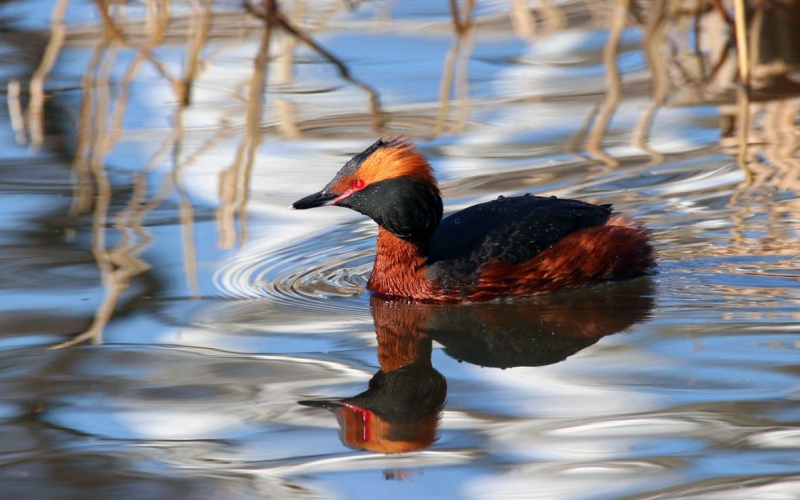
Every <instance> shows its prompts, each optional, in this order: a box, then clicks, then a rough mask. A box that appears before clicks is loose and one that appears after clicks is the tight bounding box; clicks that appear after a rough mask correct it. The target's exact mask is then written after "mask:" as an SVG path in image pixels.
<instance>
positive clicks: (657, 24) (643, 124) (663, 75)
mask: <svg viewBox="0 0 800 500" xmlns="http://www.w3.org/2000/svg"><path fill="white" fill-rule="evenodd" d="M668 9H669V3H668V2H667V1H666V0H654V1H653V2H652V3H651V4H650V16H649V17H648V19H647V25H646V26H645V27H644V39H643V40H642V49H643V51H644V55H645V60H646V61H647V64H648V66H649V67H650V74H651V83H650V103H649V104H648V106H647V109H646V110H645V112H644V113H643V114H642V116H641V118H640V119H639V121H638V123H637V124H636V128H635V129H634V132H633V144H634V145H635V146H637V147H638V148H640V149H642V150H644V151H647V153H648V154H649V155H650V162H651V163H653V164H655V163H658V162H660V161H661V160H663V158H664V155H662V154H661V153H659V152H658V151H656V150H655V149H653V148H652V147H650V145H649V144H648V142H649V137H650V130H651V128H652V126H653V120H654V119H655V116H656V113H657V112H658V110H659V109H661V108H662V107H663V106H664V104H666V102H667V97H668V96H669V72H668V68H667V59H666V57H665V55H664V52H663V51H664V45H665V41H666V30H667V21H668V16H667V10H668Z"/></svg>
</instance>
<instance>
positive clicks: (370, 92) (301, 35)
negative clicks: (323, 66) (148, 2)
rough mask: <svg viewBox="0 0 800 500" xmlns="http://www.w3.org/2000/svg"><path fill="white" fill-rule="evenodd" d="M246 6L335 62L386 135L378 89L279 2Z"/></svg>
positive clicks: (377, 129) (378, 130) (247, 0)
mask: <svg viewBox="0 0 800 500" xmlns="http://www.w3.org/2000/svg"><path fill="white" fill-rule="evenodd" d="M272 1H274V0H272ZM470 1H472V0H470ZM245 7H246V8H247V10H248V12H250V13H251V14H252V15H254V16H256V17H258V18H261V19H263V20H264V21H265V22H275V23H276V24H277V25H278V26H280V27H281V28H283V29H284V30H286V31H287V32H288V33H289V34H290V35H292V36H293V37H295V38H297V39H298V40H300V41H301V42H303V43H304V44H306V45H307V46H308V47H309V48H311V50H313V51H315V52H316V53H318V54H319V55H321V56H322V57H323V58H324V59H326V60H327V61H328V62H329V63H331V64H333V65H334V66H335V67H336V69H337V70H338V72H339V76H340V77H341V78H342V79H344V80H345V81H347V82H349V83H351V84H352V85H355V86H356V87H358V88H360V89H361V90H363V91H364V92H365V93H366V94H367V97H368V101H369V106H370V112H371V114H372V128H373V131H374V132H375V133H376V134H377V135H384V133H385V125H386V122H387V121H388V116H387V114H386V113H385V112H384V111H383V109H382V106H381V103H380V97H379V96H378V93H377V91H375V89H374V88H372V86H370V85H368V84H367V83H364V82H362V81H361V80H359V79H357V78H355V77H353V76H352V74H351V73H350V68H348V67H347V65H346V64H344V63H343V62H342V61H341V60H340V59H339V58H338V57H336V56H335V55H333V53H331V52H330V51H328V49H326V48H325V47H323V46H322V45H320V44H319V43H318V42H317V41H316V40H314V39H313V38H312V37H311V36H310V35H308V34H306V33H305V32H304V31H302V30H300V29H299V28H297V27H295V26H294V25H293V24H292V23H291V22H290V21H289V20H288V19H287V18H286V17H285V16H284V15H283V14H282V13H281V11H280V10H279V9H278V8H277V4H276V5H275V8H274V9H273V10H272V12H269V13H264V12H260V11H259V10H258V9H256V8H255V7H254V6H253V5H252V0H245Z"/></svg>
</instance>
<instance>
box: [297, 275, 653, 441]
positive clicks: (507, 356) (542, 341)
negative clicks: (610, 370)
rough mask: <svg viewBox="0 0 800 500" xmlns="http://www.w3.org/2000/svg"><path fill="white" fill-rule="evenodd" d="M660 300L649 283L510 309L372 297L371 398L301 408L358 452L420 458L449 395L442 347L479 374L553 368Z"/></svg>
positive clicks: (538, 299)
mask: <svg viewBox="0 0 800 500" xmlns="http://www.w3.org/2000/svg"><path fill="white" fill-rule="evenodd" d="M653 296H654V290H653V285H652V282H651V281H650V280H649V279H643V280H634V281H631V282H625V283H617V284H614V285H610V286H600V287H594V288H590V289H584V290H576V291H570V292H563V293H551V294H545V295H541V296H534V297H531V298H529V299H526V300H518V301H512V302H488V303H475V304H446V305H445V304H419V303H409V302H407V301H405V300H390V299H384V298H380V297H377V296H372V297H371V299H370V307H371V310H372V317H373V320H374V322H375V333H376V335H377V340H378V362H379V363H380V370H378V372H377V373H376V374H375V375H374V376H373V377H372V379H371V380H370V382H369V386H368V388H367V390H366V391H364V392H362V393H360V394H357V395H355V396H352V397H347V398H337V399H331V400H311V401H300V402H299V403H300V404H301V405H305V406H311V407H318V408H325V409H327V410H329V411H331V412H332V413H334V414H335V415H336V418H337V420H338V422H339V426H340V428H341V434H340V438H341V440H342V443H344V444H345V445H346V446H348V447H350V448H354V449H362V450H369V451H373V452H378V453H405V452H410V451H415V450H422V449H425V448H428V447H430V446H431V445H433V443H434V442H435V441H436V431H437V427H438V423H439V420H440V417H441V411H442V409H443V408H444V403H445V397H446V393H447V383H446V381H445V378H444V376H442V374H441V373H439V372H438V371H436V369H435V368H434V367H433V365H432V364H431V353H432V346H433V341H434V340H435V341H437V342H438V343H439V344H441V345H442V346H443V347H444V352H445V353H446V354H447V355H448V356H450V357H452V358H454V359H457V360H458V361H464V362H467V363H472V364H476V365H480V366H485V367H495V368H503V369H505V368H512V367H515V366H544V365H550V364H553V363H558V362H560V361H564V360H565V359H567V358H568V357H569V356H571V355H573V354H575V353H577V352H578V351H580V350H582V349H585V348H586V347H589V346H591V345H592V344H595V343H596V342H597V341H599V340H600V339H601V338H603V337H605V336H607V335H611V334H614V333H619V332H623V331H626V330H628V329H629V328H631V327H632V326H633V325H635V324H637V323H641V322H643V321H645V320H647V319H648V318H649V316H650V312H651V310H652V309H653V306H654V299H653Z"/></svg>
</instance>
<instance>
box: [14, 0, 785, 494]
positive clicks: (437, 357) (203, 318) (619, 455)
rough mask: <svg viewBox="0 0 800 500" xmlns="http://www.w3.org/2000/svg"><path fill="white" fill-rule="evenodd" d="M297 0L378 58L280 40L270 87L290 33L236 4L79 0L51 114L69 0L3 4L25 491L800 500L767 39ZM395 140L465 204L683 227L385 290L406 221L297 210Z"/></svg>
mask: <svg viewBox="0 0 800 500" xmlns="http://www.w3.org/2000/svg"><path fill="white" fill-rule="evenodd" d="M284 4H285V5H284V11H285V12H286V13H287V15H288V16H290V17H291V18H292V19H294V20H300V19H301V20H302V21H299V23H300V24H302V25H303V26H304V27H305V29H307V30H309V32H310V33H311V34H312V36H313V37H314V38H315V39H316V40H317V41H318V42H319V43H320V44H321V45H322V46H324V47H325V49H327V50H328V51H329V52H330V53H332V54H334V55H336V56H337V57H339V58H340V59H341V61H342V62H343V63H344V64H345V65H347V67H348V69H349V70H350V72H351V73H350V74H351V75H352V77H353V78H354V79H355V80H354V81H348V80H347V79H343V78H341V77H340V76H339V75H338V73H337V70H336V68H335V66H333V65H331V64H329V63H328V62H327V61H326V60H325V59H324V58H323V57H322V56H320V55H319V54H318V53H316V52H314V51H312V50H310V49H309V48H308V47H307V46H304V45H303V44H302V43H299V42H297V41H296V40H294V39H292V38H291V37H289V36H287V35H286V34H285V33H283V32H281V31H280V30H277V29H276V30H275V31H274V33H273V37H272V39H271V43H270V46H269V51H270V53H271V54H272V55H273V62H272V63H271V64H270V65H269V68H268V70H267V74H266V75H264V76H263V78H264V79H265V80H266V81H267V86H266V88H267V91H266V93H265V94H264V99H263V109H261V110H260V109H259V104H258V103H260V102H261V100H260V99H258V98H256V99H255V100H249V101H248V99H249V94H248V92H249V89H250V87H253V88H255V91H254V95H255V96H256V97H258V96H260V95H261V93H260V92H258V89H259V88H260V87H259V85H258V79H259V77H258V75H257V74H256V76H254V71H253V58H254V57H255V55H256V54H257V53H259V50H260V49H259V45H260V44H261V43H262V33H263V29H262V27H263V23H262V22H261V21H260V20H257V19H255V18H253V17H248V16H247V15H246V14H244V13H243V11H242V7H241V5H240V4H239V2H216V3H214V5H213V9H212V10H213V12H211V13H212V14H213V15H210V16H207V14H208V13H209V11H208V10H205V9H204V8H203V7H202V2H200V3H198V4H193V3H188V2H187V3H183V2H175V1H173V2H171V3H170V4H169V5H167V4H166V3H164V4H163V5H165V6H166V7H165V9H166V10H164V11H160V10H159V9H158V8H157V7H158V6H157V5H156V2H142V3H135V4H130V5H128V6H126V7H124V8H122V7H115V8H114V9H112V10H111V11H110V15H111V17H112V18H113V19H115V20H116V21H115V22H116V25H117V27H118V30H120V32H121V33H124V34H125V43H123V42H121V41H120V40H119V39H118V38H117V39H115V38H114V36H113V30H112V31H111V32H109V31H107V32H106V33H107V34H108V36H107V37H104V36H103V31H102V30H101V29H100V28H99V26H101V25H103V18H102V16H100V15H99V11H98V7H97V6H96V5H95V4H94V3H92V2H88V1H82V0H73V1H72V2H70V3H69V4H68V5H66V10H65V11H64V28H65V38H64V44H63V46H62V47H60V48H58V47H57V46H53V45H51V46H50V47H51V48H50V51H54V53H57V54H58V57H57V58H56V59H54V62H53V64H52V68H51V69H50V70H49V74H48V76H47V78H46V80H45V82H44V89H45V91H46V94H47V96H48V98H47V99H46V100H45V101H43V102H42V107H41V109H42V117H43V119H42V127H41V129H40V128H38V127H37V125H36V123H37V122H36V113H35V112H34V113H33V114H28V113H27V110H28V106H29V105H30V104H31V102H33V103H34V104H33V108H32V109H33V110H34V111H35V109H36V100H35V99H32V98H31V95H32V94H31V93H30V92H29V90H28V89H29V82H30V81H31V75H34V74H35V71H36V68H37V66H38V65H39V64H40V61H41V60H42V59H43V57H44V56H45V54H47V53H48V48H47V47H48V45H47V44H48V42H51V41H52V40H53V39H54V37H51V34H50V31H49V20H50V18H51V15H52V14H53V12H54V10H53V9H54V7H55V6H61V5H64V3H63V2H60V3H54V2H51V1H30V0H25V1H23V0H11V1H6V2H4V3H2V4H0V27H2V28H3V36H2V39H0V60H2V61H3V64H2V65H0V83H2V88H3V89H6V90H7V91H10V92H7V94H6V97H8V99H7V100H6V102H7V104H8V105H7V106H1V107H0V141H2V144H3V147H2V148H0V162H2V168H1V169H0V191H2V194H3V196H2V197H0V204H2V211H3V214H4V217H3V219H2V228H3V230H2V232H0V245H2V251H0V267H2V269H3V273H2V274H0V282H1V283H2V289H1V290H0V293H2V297H3V301H2V302H0V315H2V316H1V317H2V323H3V326H4V327H3V331H2V335H0V366H2V368H0V384H2V393H3V398H2V399H1V400H0V419H2V421H1V422H2V423H0V465H1V467H0V478H1V480H2V484H3V494H2V495H1V496H3V497H6V498H19V497H30V498H43V499H44V498H48V499H49V498H54V499H56V498H58V499H61V498H82V499H84V498H110V497H118V498H177V497H182V498H203V499H207V498H220V499H222V498H224V499H236V498H264V497H267V498H284V497H285V498H348V499H349V498H369V499H371V500H374V499H383V498H387V499H390V498H492V499H497V498H544V499H556V498H564V499H567V498H568V499H607V498H626V499H633V498H636V499H644V498H647V499H676V498H711V499H716V498H719V499H722V498H724V499H731V498H742V499H745V498H746V499H751V498H770V499H772V498H776V499H777V498H798V497H800V460H798V448H800V431H798V427H797V425H798V422H800V406H799V405H798V397H800V380H798V371H797V369H796V360H797V355H798V353H797V351H798V348H799V347H800V330H798V318H799V316H798V313H797V311H798V303H800V286H799V285H800V283H799V282H798V277H800V275H799V274H798V271H797V269H798V262H799V261H798V258H797V240H798V236H800V235H799V234H798V230H799V229H800V218H799V216H798V213H800V212H798V207H799V206H800V205H798V191H799V190H800V188H799V187H798V183H797V172H798V171H800V170H798V169H799V168H800V164H799V163H800V162H798V155H797V152H798V147H799V146H800V141H799V140H798V129H797V124H798V118H797V117H798V112H800V101H798V99H797V98H796V97H794V96H795V95H797V93H796V92H794V88H795V87H793V86H792V85H791V84H790V83H787V80H786V78H784V79H782V78H773V79H772V80H769V79H766V80H764V79H762V80H759V81H758V83H757V85H756V89H755V91H754V96H755V101H756V102H754V103H753V104H751V105H750V108H749V109H750V112H751V123H750V126H749V129H748V130H749V139H748V141H749V142H750V144H751V146H750V147H749V148H748V151H747V156H746V159H747V169H746V171H745V170H743V169H742V168H741V167H740V166H739V165H738V164H737V161H736V154H737V151H738V144H739V142H738V141H739V140H740V139H738V135H737V134H738V130H739V125H738V124H740V123H741V120H740V119H739V118H738V117H737V111H736V109H735V108H734V102H735V97H734V94H735V92H734V90H735V85H733V83H732V82H733V80H731V74H732V71H734V72H735V65H734V66H733V70H732V69H731V65H732V64H733V62H734V61H735V54H732V55H731V56H730V57H729V59H728V61H727V62H726V63H725V64H723V65H721V67H720V68H721V69H720V70H719V71H718V73H717V74H715V75H714V76H713V77H709V75H708V74H709V73H710V72H711V70H710V66H713V63H714V62H715V61H716V59H715V57H716V56H715V54H717V52H715V51H714V50H713V49H714V45H713V44H714V43H718V40H721V39H724V38H720V36H717V35H718V34H719V33H723V34H724V33H725V27H724V25H721V23H720V21H719V19H718V18H719V16H718V15H717V14H716V13H715V12H714V11H709V12H706V13H704V14H703V16H702V30H703V31H702V32H701V35H702V36H701V38H700V40H701V41H702V43H704V44H708V45H707V46H706V45H704V46H703V49H704V51H703V53H704V54H705V55H704V57H705V59H704V61H705V64H707V65H708V66H709V67H707V68H706V70H705V71H706V73H705V75H706V77H707V79H706V80H703V81H698V80H697V78H695V77H696V76H697V74H701V75H702V74H703V73H702V72H700V73H698V71H699V70H698V69H697V64H698V59H697V58H693V55H692V54H693V53H692V50H691V47H692V46H693V37H694V34H693V33H694V31H693V25H692V23H691V22H689V21H687V19H688V18H683V20H682V21H680V22H678V21H676V20H675V19H673V18H671V17H669V16H667V17H666V18H665V20H663V21H662V22H664V23H666V24H663V25H660V24H658V23H659V21H658V20H657V18H655V17H646V16H645V17H644V18H642V23H636V22H634V21H633V18H631V17H625V16H624V13H621V11H620V10H619V9H618V8H613V6H612V5H611V4H602V3H583V2H580V3H578V2H562V3H552V4H551V3H542V4H541V5H538V6H537V7H536V9H535V11H534V17H533V18H530V17H527V16H526V14H525V13H526V12H529V11H527V10H525V9H519V8H518V5H517V4H518V3H517V2H510V3H505V2H496V1H485V2H478V4H477V6H476V10H475V17H474V19H475V27H474V28H473V29H469V28H468V29H466V31H465V32H464V35H463V36H461V37H457V36H455V35H454V31H453V28H452V26H451V20H450V13H449V9H448V6H447V4H446V3H444V2H439V3H431V2H424V1H407V2H398V3H384V2H365V3H362V4H360V5H358V8H356V9H355V10H353V11H347V10H345V9H344V8H343V2H334V1H330V2H317V3H315V4H314V5H313V6H312V5H310V4H308V5H306V4H304V3H302V2H295V3H290V2H284ZM167 7H168V8H167ZM462 11H463V6H462ZM645 14H646V12H645ZM462 15H463V12H462ZM770 15H771V14H769V13H768V14H767V16H770ZM56 17H58V16H57V11H56ZM634 17H635V16H634ZM648 19H649V21H648ZM770 19H772V18H770V17H767V19H766V20H767V21H769V20H770ZM167 20H170V22H169V23H167ZM537 20H538V21H537ZM620 21H627V24H625V23H621V22H620ZM773 21H774V19H773ZM107 22H108V20H106V23H107ZM648 22H650V23H651V24H649V25H648V24H647V23H648ZM615 26H617V27H618V28H621V29H620V30H615V28H614V27H615ZM648 26H649V27H648ZM663 27H666V28H665V29H666V32H667V34H668V36H667V38H666V41H664V40H662V39H661V38H658V37H659V35H658V33H661V31H659V28H663ZM715 30H716V31H715ZM55 31H56V33H57V32H58V25H57V24H56V30H55ZM774 32H775V33H783V32H782V31H781V29H780V25H778V26H777V27H775V28H774ZM109 33H110V34H109ZM715 33H717V35H714V34H715ZM712 35H713V36H712ZM55 38H57V37H55ZM617 39H618V40H619V46H618V50H616V51H611V52H608V51H606V52H604V48H605V47H607V46H609V44H611V45H613V44H614V41H615V40H617ZM651 40H655V42H652V41H651ZM662 42H663V43H662ZM51 43H52V42H51ZM145 46H151V47H152V49H151V50H149V51H148V50H141V48H142V47H145ZM666 46H668V47H670V50H669V51H668V53H667V55H665V53H664V51H663V50H661V49H659V47H666ZM790 46H791V45H790ZM132 47H134V48H136V47H138V48H139V49H140V50H139V52H138V53H137V51H136V50H134V49H133V48H132ZM648 47H655V49H654V51H653V52H652V53H653V54H655V55H656V57H655V58H654V59H653V61H655V62H652V61H651V60H650V59H648V58H651V57H652V56H650V55H648V52H647V50H646V49H647V48H648ZM612 48H613V47H612ZM765 50H766V49H765ZM770 50H772V51H775V48H774V47H771V48H770ZM609 53H610V54H611V56H612V57H611V58H610V59H609V58H608V57H607V54H609ZM609 61H611V62H612V63H613V62H615V63H616V69H617V71H618V72H619V80H615V79H614V78H611V77H613V74H614V67H612V66H608V62H609ZM790 62H791V60H790ZM791 68H792V66H791V65H790V70H789V72H788V73H787V74H786V75H784V76H786V77H787V78H791V77H793V76H796V73H795V74H792V73H791V71H792V70H791ZM654 75H656V76H655V77H654ZM659 75H660V76H659ZM665 75H666V76H665ZM16 81H18V82H20V84H21V92H20V97H19V99H17V98H16V97H14V96H15V92H14V82H16ZM443 81H444V83H442V82H443ZM189 82H191V85H190V84H189ZM664 82H666V83H667V86H666V87H667V90H666V92H662V91H659V90H658V89H659V88H663V87H660V86H661V85H662V84H663V83H664ZM765 82H766V83H765ZM9 83H10V86H9ZM187 89H190V90H187ZM617 90H619V99H618V101H617V102H616V103H615V102H614V101H615V99H614V95H615V93H616V91H617ZM187 92H188V94H187ZM373 92H374V93H375V94H376V95H377V96H378V99H377V100H374V99H372V100H371V93H373ZM659 92H661V93H659ZM185 95H189V96H190V99H189V100H188V101H187V103H186V104H182V102H183V96H185ZM662 104H663V105H662ZM17 106H18V107H19V109H20V110H21V113H18V112H17V111H16V109H17ZM248 113H249V114H248ZM648 116H652V124H649V122H648V120H647V117H648ZM31 118H32V119H31ZM40 131H41V135H40V133H39V132H40ZM396 134H404V135H405V136H406V137H408V138H410V139H413V140H415V141H416V142H417V143H418V145H419V146H420V148H421V149H422V150H423V151H424V152H425V153H426V154H427V155H428V156H429V158H430V160H431V162H432V164H433V165H434V167H435V169H436V173H437V176H438V178H439V179H440V182H441V186H442V189H443V193H444V195H445V198H446V211H453V210H456V209H459V208H463V207H465V206H468V205H471V204H473V203H476V202H478V201H485V200H489V199H493V198H495V197H497V196H498V195H505V196H509V195H519V194H523V193H527V192H531V193H535V194H543V195H544V194H546V195H557V196H563V197H577V198H581V199H587V200H590V201H594V202H597V203H614V205H615V207H616V208H617V209H618V210H621V211H625V212H628V213H631V214H632V215H635V216H636V217H637V218H639V219H640V220H642V221H644V222H645V223H646V224H647V226H648V227H649V228H650V229H651V230H652V233H653V238H654V241H655V244H656V247H657V250H658V254H659V263H660V273H659V274H658V275H657V276H656V277H654V278H653V279H652V280H637V281H634V282H631V283H626V284H621V285H615V286H604V287H598V288H595V289H591V290H584V291H579V292H574V293H566V294H555V295H553V296H547V297H537V298H533V299H530V300H527V301H520V302H513V303H510V304H482V305H472V306H461V307H458V306H423V305H414V304H406V303H403V302H400V303H394V302H388V303H387V302H383V301H379V300H377V299H374V298H373V299H372V300H371V299H370V297H369V296H368V295H367V294H365V293H364V292H363V289H364V286H365V283H366V280H367V278H368V276H369V273H370V270H371V264H372V252H373V247H374V236H375V227H374V225H373V224H372V223H371V222H370V221H367V220H364V218H363V217H361V216H359V215H358V214H355V213H351V212H349V211H345V210H341V209H335V208H326V209H318V210H313V211H302V212H299V211H298V212H295V211H291V210H289V209H288V206H289V204H290V203H291V202H292V201H294V200H296V199H299V198H300V197H302V196H305V195H306V194H309V193H311V192H314V191H316V190H318V189H319V188H321V187H322V186H323V185H324V184H325V183H326V182H327V181H328V180H329V178H330V177H332V175H333V174H334V173H335V172H336V171H337V170H338V168H339V166H340V165H341V164H342V163H343V162H344V161H346V160H347V159H348V158H349V156H350V155H352V154H353V153H356V152H358V151H360V150H361V149H362V148H363V147H364V146H366V145H368V144H369V143H370V142H371V141H373V140H374V138H375V136H377V135H396ZM259 138H260V143H259ZM251 154H252V162H250V161H249V160H248V158H250V155H251ZM73 344H74V345H73ZM59 345H60V346H61V347H63V348H61V349H52V347H54V346H59ZM67 346H68V347H67ZM481 365H483V366H481ZM381 368H384V371H386V372H387V373H384V374H379V375H377V376H376V378H375V381H374V382H373V388H372V389H370V390H369V391H368V384H369V381H370V379H372V378H373V376H375V374H376V373H378V372H379V370H380V369H381ZM365 391H366V393H365ZM370 391H371V392H370ZM342 398H345V401H344V402H345V403H346V404H347V405H349V406H342V405H341V404H337V403H332V402H331V401H341V400H342ZM445 400H446V402H445ZM299 401H304V402H305V405H300V404H298V402H299ZM308 401H311V403H309V402H308ZM308 405H311V406H308ZM320 406H327V407H329V408H330V409H331V410H333V411H334V412H336V415H334V414H332V413H331V412H330V411H326V409H324V408H321V407H320ZM370 411H371V413H370ZM337 416H338V420H337ZM340 423H341V424H343V425H344V426H345V427H346V429H345V430H344V431H341V432H340V428H339V426H340ZM343 443H347V444H349V445H350V446H352V448H351V447H347V446H345V444H343ZM387 451H393V452H398V451H401V452H403V453H393V454H386V453H385V452H387Z"/></svg>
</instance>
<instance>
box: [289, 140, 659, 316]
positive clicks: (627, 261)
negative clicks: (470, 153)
mask: <svg viewBox="0 0 800 500" xmlns="http://www.w3.org/2000/svg"><path fill="white" fill-rule="evenodd" d="M328 205H333V206H339V207H346V208H349V209H352V210H355V211H356V212H359V213H361V214H363V215H366V216H368V217H370V218H371V219H372V220H373V221H375V222H376V223H377V224H378V227H379V229H378V237H377V241H376V251H375V263H374V267H373V270H372V274H371V275H370V278H369V280H368V282H367V290H369V291H370V292H371V293H373V294H377V295H379V296H384V297H395V298H404V299H407V300H410V301H418V302H449V303H460V302H482V301H488V300H495V299H505V298H513V297H520V296H528V295H536V294H540V293H546V292H553V291H557V290H562V289H571V288H579V287H584V286H590V285H598V284H601V283H606V282H611V281H618V280H624V279H630V278H636V277H639V276H646V275H652V274H654V273H655V270H656V259H655V251H654V248H653V245H652V242H651V241H650V237H649V234H648V231H647V229H646V228H645V227H644V226H643V224H641V223H639V222H638V221H636V220H634V219H633V218H632V217H630V216H629V215H626V214H623V213H619V212H615V211H614V210H613V207H612V205H595V204H591V203H586V202H583V201H579V200H574V199H566V198H558V197H555V196H549V197H548V196H533V195H530V194H526V195H524V196H509V197H504V196H500V197H498V198H497V199H495V200H492V201H488V202H485V203H480V204H477V205H473V206H470V207H468V208H465V209H463V210H461V211H458V212H455V213H453V214H452V215H449V216H448V217H446V218H444V219H443V218H442V217H443V202H442V195H441V192H440V191H439V187H438V184H437V182H436V178H435V176H434V172H433V169H432V167H431V166H430V164H429V162H428V160H427V159H426V158H425V156H424V155H423V154H422V152H421V151H420V150H419V149H418V148H417V147H416V146H415V145H414V144H413V143H412V142H411V141H408V140H405V139H403V138H381V139H379V140H378V141H376V142H375V143H374V144H372V145H371V146H369V147H368V148H366V149H365V150H364V151H362V152H361V153H358V154H357V155H355V156H354V157H353V158H351V159H350V160H349V161H348V162H347V163H345V165H344V166H343V167H342V168H341V170H339V172H338V173H337V174H336V175H335V176H334V178H333V179H332V180H331V181H330V182H329V183H328V184H327V185H326V186H325V187H324V188H322V190H320V191H318V192H316V193H313V194H311V195H308V196H306V197H304V198H302V199H300V200H298V201H296V202H294V203H293V204H292V208H294V209H300V210H302V209H310V208H315V207H322V206H328Z"/></svg>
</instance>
